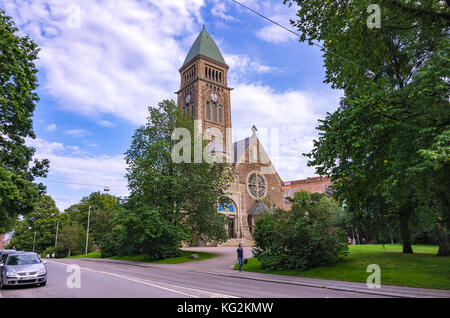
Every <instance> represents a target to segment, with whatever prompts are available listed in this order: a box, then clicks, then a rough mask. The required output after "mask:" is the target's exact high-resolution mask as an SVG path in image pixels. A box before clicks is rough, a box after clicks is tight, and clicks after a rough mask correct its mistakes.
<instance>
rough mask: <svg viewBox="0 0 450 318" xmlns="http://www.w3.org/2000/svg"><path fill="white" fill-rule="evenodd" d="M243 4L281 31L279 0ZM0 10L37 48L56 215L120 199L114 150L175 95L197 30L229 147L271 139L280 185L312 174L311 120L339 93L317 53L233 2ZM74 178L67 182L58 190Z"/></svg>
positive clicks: (88, 3) (7, 5) (137, 1)
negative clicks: (221, 104)
mask: <svg viewBox="0 0 450 318" xmlns="http://www.w3.org/2000/svg"><path fill="white" fill-rule="evenodd" d="M241 2H242V3H244V4H246V5H247V6H249V7H251V8H253V9H255V10H257V11H259V12H261V13H262V14H264V15H266V16H268V17H270V18H271V19H273V20H275V21H277V22H279V23H281V24H283V25H285V26H286V27H289V19H290V18H294V17H295V7H291V8H289V7H288V6H285V5H283V4H282V1H281V0H277V1H276V0H263V1H257V0H242V1H241ZM0 6H1V8H2V9H4V10H6V12H7V14H8V15H10V16H12V17H13V18H14V20H15V21H16V23H17V25H18V27H19V28H20V30H21V33H22V34H27V35H29V36H30V37H32V38H33V39H34V40H35V41H36V42H37V43H38V45H39V46H40V48H41V52H40V55H39V57H40V58H39V60H38V61H37V67H38V69H39V83H40V87H39V90H38V93H39V96H40V98H41V100H40V102H39V103H38V105H37V107H36V111H35V116H34V129H35V132H36V135H37V138H36V139H35V140H30V141H29V144H30V145H32V146H34V147H35V148H36V157H38V158H49V159H50V161H51V166H50V173H49V176H48V180H45V181H44V184H46V185H47V187H48V194H50V195H51V196H52V197H53V198H54V199H55V201H56V203H57V206H58V207H59V208H60V209H65V208H67V207H68V206H69V205H71V204H74V203H77V202H78V201H79V200H80V199H81V198H82V197H83V196H86V195H89V194H90V193H91V192H93V191H101V190H103V189H102V185H109V186H110V188H111V192H110V193H111V194H114V195H118V196H125V195H126V194H127V186H126V179H125V178H124V174H125V172H126V170H125V169H126V165H125V162H124V160H123V154H124V152H125V151H126V150H127V149H128V147H129V144H130V141H131V136H132V135H133V132H134V130H135V129H136V128H137V127H138V126H139V125H141V124H143V123H144V122H145V120H146V116H147V106H149V105H151V106H156V105H157V103H158V101H161V100H163V99H174V100H175V99H176V96H175V94H174V92H175V91H177V90H178V89H179V73H178V69H179V68H180V67H181V65H182V63H183V61H184V58H185V57H186V54H187V52H188V50H189V48H190V46H191V44H192V43H193V41H194V40H195V38H196V37H197V35H198V34H199V32H200V31H201V29H202V25H203V24H204V25H205V26H206V29H207V30H208V32H209V33H210V34H211V36H212V37H213V39H214V40H215V42H216V44H217V45H218V46H219V48H220V50H221V52H222V54H223V56H224V58H225V61H226V62H227V64H228V65H229V66H230V69H229V72H228V76H229V77H228V78H229V83H228V84H229V86H231V87H233V88H234V90H233V91H232V93H231V103H232V106H231V107H232V124H233V139H234V140H235V139H239V138H243V137H245V136H248V135H250V134H251V130H250V127H251V126H252V125H256V126H257V127H258V129H259V131H264V129H266V130H267V131H275V130H277V131H278V132H279V149H278V150H277V151H272V149H268V148H266V150H267V152H268V153H269V156H271V159H272V161H273V163H274V165H275V167H276V169H277V171H278V173H279V174H280V176H281V178H282V179H283V180H286V181H287V180H293V179H301V178H306V177H308V176H313V175H314V169H313V168H309V167H306V162H307V161H306V159H305V158H303V157H302V156H301V154H302V153H304V152H309V151H310V150H311V149H312V141H313V139H314V138H315V137H316V136H317V132H316V131H315V129H314V128H315V126H316V125H317V119H319V118H323V117H324V115H325V113H326V112H327V111H330V112H331V111H333V110H334V109H336V107H337V105H338V101H339V97H340V96H341V93H340V92H338V91H334V90H332V89H331V88H330V87H329V85H327V84H324V83H323V79H324V68H323V62H322V54H321V52H320V50H319V49H318V48H317V47H314V46H308V45H307V44H304V43H299V42H298V39H297V38H296V37H295V36H294V35H292V34H291V33H289V32H287V31H285V30H283V29H281V28H279V27H276V26H275V25H273V24H271V23H269V22H268V21H266V20H263V19H261V18H260V17H258V16H256V15H254V14H253V13H251V12H250V11H247V10H246V9H244V8H242V7H239V6H238V5H236V4H235V3H233V2H232V1H230V0H222V1H218V0H164V1H161V0H158V1H157V0H154V1H150V0H78V1H77V0H67V1H66V0H47V1H45V0H27V1H25V0H17V1H16V0H2V2H1V3H0ZM61 182H71V183H73V184H68V183H61Z"/></svg>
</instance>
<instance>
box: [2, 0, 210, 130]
mask: <svg viewBox="0 0 450 318" xmlns="http://www.w3.org/2000/svg"><path fill="white" fill-rule="evenodd" d="M77 3H78V4H77ZM203 3H204V1H203V0H185V1H179V0H164V1H157V0H154V1H149V0H147V1H140V0H128V1H119V0H92V1H74V0H33V1H23V0H4V1H2V7H3V8H4V9H6V11H7V13H8V14H9V15H12V16H13V18H14V20H15V21H16V22H17V24H18V26H19V27H21V29H22V30H23V31H24V32H25V33H27V34H29V35H30V36H31V37H32V38H33V39H34V40H35V41H37V43H38V44H39V46H40V47H41V49H42V51H41V52H40V55H39V57H40V59H39V60H38V67H39V68H40V69H42V70H44V72H45V75H46V78H45V82H44V85H43V87H44V89H46V90H47V91H48V92H49V93H50V94H52V95H53V96H54V97H55V98H56V99H57V100H58V101H59V105H60V107H62V108H64V109H66V110H69V111H73V112H77V113H81V114H83V115H87V116H98V115H99V114H113V115H116V116H118V117H121V118H126V119H128V120H130V121H132V122H134V123H138V124H140V123H142V122H143V121H144V120H145V118H146V112H147V106H148V105H156V104H157V102H158V101H160V100H162V99H165V98H173V92H174V91H175V90H176V89H177V88H178V86H179V74H178V68H179V67H180V65H181V64H182V62H183V60H184V58H185V55H186V52H187V51H186V48H185V47H184V46H183V42H181V41H179V40H178V39H179V38H180V37H182V38H187V37H191V36H194V34H195V35H197V34H198V32H200V28H199V27H198V26H199V25H201V22H202V20H201V17H200V9H201V7H202V6H203ZM73 4H75V5H78V7H79V8H80V9H81V11H80V28H76V27H75V28H74V27H73V23H72V22H73V21H72V20H70V19H71V15H72V14H73V13H74V12H73ZM71 5H72V6H71ZM71 21H72V22H71Z"/></svg>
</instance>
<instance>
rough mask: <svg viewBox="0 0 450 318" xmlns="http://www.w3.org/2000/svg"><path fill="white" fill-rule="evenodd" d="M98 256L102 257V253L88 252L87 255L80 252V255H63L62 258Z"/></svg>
mask: <svg viewBox="0 0 450 318" xmlns="http://www.w3.org/2000/svg"><path fill="white" fill-rule="evenodd" d="M100 257H102V254H101V253H100V252H92V253H88V254H87V255H84V254H80V255H74V256H69V257H64V258H100Z"/></svg>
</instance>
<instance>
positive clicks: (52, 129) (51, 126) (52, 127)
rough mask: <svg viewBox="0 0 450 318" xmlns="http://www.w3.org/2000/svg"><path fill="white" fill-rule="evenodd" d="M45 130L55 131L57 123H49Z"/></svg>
mask: <svg viewBox="0 0 450 318" xmlns="http://www.w3.org/2000/svg"><path fill="white" fill-rule="evenodd" d="M45 130H46V131H48V132H54V131H55V130H56V125H55V124H50V125H47V126H46V127H45Z"/></svg>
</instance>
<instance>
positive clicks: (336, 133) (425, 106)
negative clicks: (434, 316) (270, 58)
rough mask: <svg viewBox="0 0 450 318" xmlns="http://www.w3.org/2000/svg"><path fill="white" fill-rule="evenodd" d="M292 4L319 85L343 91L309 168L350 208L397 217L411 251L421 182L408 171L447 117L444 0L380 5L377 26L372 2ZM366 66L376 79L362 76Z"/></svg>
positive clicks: (421, 178)
mask: <svg viewBox="0 0 450 318" xmlns="http://www.w3.org/2000/svg"><path fill="white" fill-rule="evenodd" d="M285 2H289V3H291V1H285ZM295 2H297V3H298V5H299V7H300V9H299V11H298V13H297V18H298V20H297V21H291V23H292V24H293V25H294V26H295V27H297V28H298V29H299V30H300V31H301V32H302V36H301V39H300V40H302V41H306V40H308V41H309V43H310V44H311V43H312V41H323V43H324V49H323V52H324V59H325V67H326V78H325V82H327V83H331V85H332V87H333V88H338V89H343V90H344V92H345V98H344V99H343V100H342V101H341V104H340V107H339V108H338V109H337V111H335V112H334V113H333V114H328V115H327V117H326V118H325V119H324V120H321V121H320V125H319V127H318V130H319V131H320V132H321V133H320V137H319V140H317V141H315V142H314V149H313V151H312V152H311V153H309V154H307V155H308V156H309V158H310V159H311V160H310V162H309V165H311V166H316V171H317V172H318V173H319V174H323V175H330V176H331V177H332V180H333V182H334V185H335V188H336V190H337V196H338V197H339V198H340V199H341V200H343V201H344V200H345V202H346V204H347V205H348V206H349V208H350V209H351V210H355V211H364V210H369V209H372V211H373V212H375V215H378V216H379V217H380V219H383V218H387V217H388V216H391V215H394V216H395V217H396V218H397V221H398V225H399V229H400V233H401V237H402V243H403V252H404V253H412V248H411V237H410V227H411V222H412V220H413V219H414V218H415V216H416V213H417V212H416V211H417V209H418V207H419V206H420V202H419V200H418V198H417V195H416V194H417V187H418V186H417V185H418V184H419V183H424V182H425V181H426V180H425V179H424V174H420V173H417V170H414V169H411V168H412V167H415V166H416V165H418V164H419V163H420V162H421V161H422V160H423V158H422V157H421V156H420V154H419V151H420V150H421V149H429V147H430V146H431V145H432V143H433V140H434V139H435V138H436V136H438V135H440V134H441V133H442V132H443V131H444V130H445V129H446V126H448V124H449V118H450V107H449V102H448V92H449V90H448V86H449V85H448V80H447V79H448V78H449V65H448V62H449V60H448V47H449V45H448V39H447V34H448V18H449V15H448V12H449V10H448V6H447V5H446V4H444V3H442V2H441V1H437V0H433V1H427V2H418V1H409V2H406V1H402V0H397V1H380V2H379V6H380V7H381V8H382V9H383V10H382V14H383V15H382V19H381V28H379V29H378V28H369V27H368V25H367V23H366V22H367V18H368V16H369V15H370V13H368V12H367V8H368V5H369V4H370V1H350V0H344V1H323V2H318V1H312V0H297V1H295ZM365 70H372V71H373V72H374V73H375V74H376V79H375V80H374V81H371V80H369V79H367V78H366V77H365V76H364V71H365ZM431 70H434V72H431ZM441 172H444V171H441ZM448 177H449V176H448V175H447V179H448Z"/></svg>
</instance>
